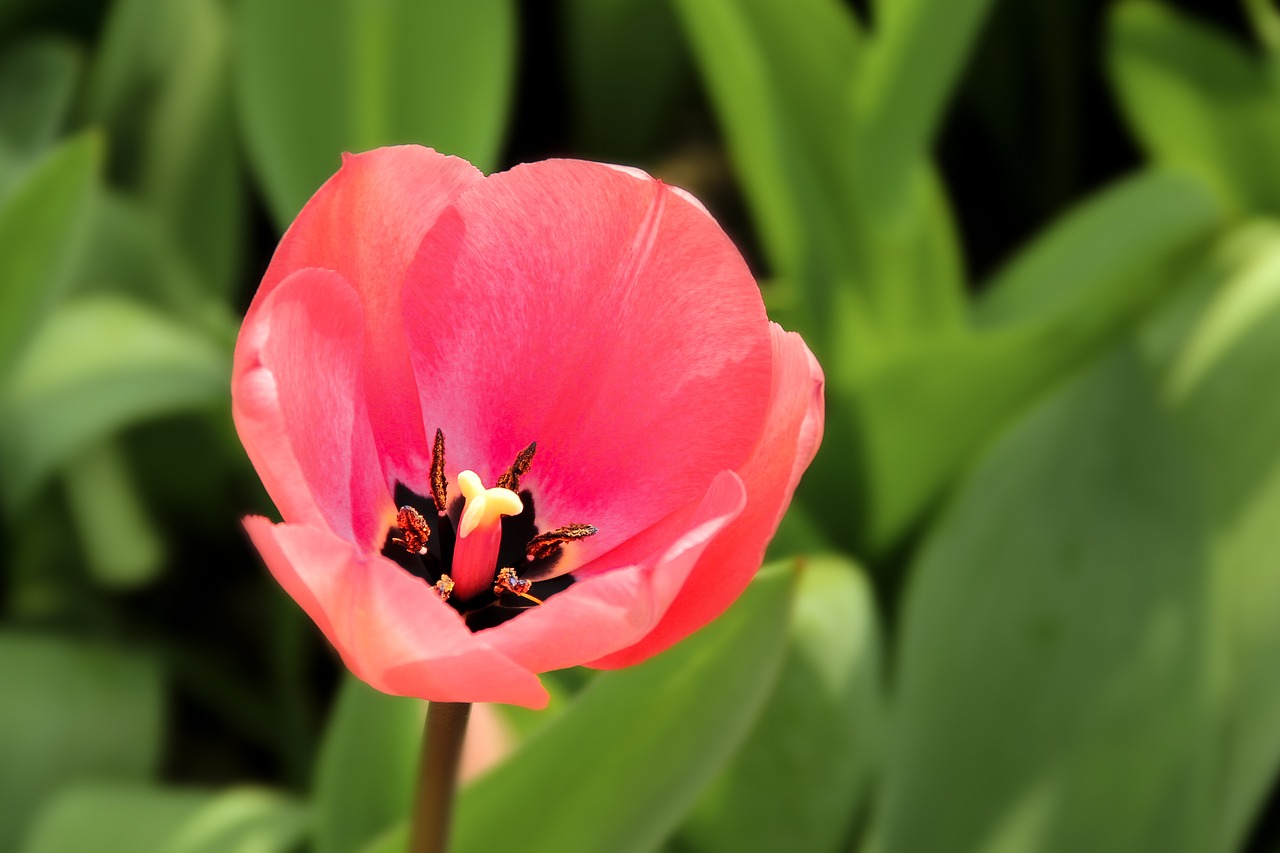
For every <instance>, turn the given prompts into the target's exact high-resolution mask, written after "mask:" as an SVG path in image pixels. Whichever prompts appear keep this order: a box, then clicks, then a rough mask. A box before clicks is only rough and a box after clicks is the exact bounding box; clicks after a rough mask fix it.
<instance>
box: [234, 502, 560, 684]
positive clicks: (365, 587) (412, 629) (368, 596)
mask: <svg viewBox="0 0 1280 853" xmlns="http://www.w3.org/2000/svg"><path fill="white" fill-rule="evenodd" d="M245 528H246V529H247V530H248V531H249V535H250V537H251V538H252V539H253V542H254V544H255V545H256V546H257V548H258V550H259V552H260V553H261V554H262V556H263V559H264V560H265V561H266V563H267V567H268V568H269V569H270V570H271V573H272V574H273V575H274V576H275V578H276V580H277V581H279V583H280V585H281V586H282V587H284V590H285V592H287V593H288V594H289V595H290V596H292V597H293V599H294V600H295V601H297V602H298V604H299V605H300V606H301V607H302V608H303V609H304V610H306V612H307V614H308V615H310V616H311V618H312V619H313V620H314V621H315V623H316V625H317V626H318V627H319V628H320V630H321V631H323V632H324V634H325V636H326V637H328V639H329V642H330V643H332V644H333V646H334V648H335V649H337V651H338V653H339V654H340V655H341V656H342V660H343V662H344V663H345V664H346V665H347V667H348V668H349V669H350V670H351V671H352V672H353V673H354V674H355V675H356V677H357V678H360V679H361V680H363V681H365V682H367V683H368V684H370V685H371V686H373V687H375V688H377V689H378V690H381V691H383V692H384V693H391V694H394V695H398V696H417V697H419V698H423V699H428V700H431V701H435V702H507V703H511V704H515V705H524V706H526V707H530V708H541V707H543V706H545V705H546V703H547V693H546V691H545V690H544V689H543V687H542V684H541V682H539V680H538V677H537V676H536V675H534V674H533V673H532V672H530V671H528V670H527V669H524V668H522V667H520V666H518V665H516V664H515V663H513V662H512V661H511V660H509V659H508V658H507V657H505V656H503V655H502V654H500V653H498V652H497V651H495V650H494V649H493V648H491V647H490V646H489V645H488V644H487V643H486V642H485V640H484V639H483V638H482V637H481V636H480V635H478V634H473V633H471V631H470V630H468V629H467V627H466V626H465V625H464V624H463V622H462V619H461V618H460V617H459V616H458V614H457V613H456V612H455V611H454V610H452V609H451V608H450V607H449V606H448V605H446V604H445V603H444V602H442V601H441V600H440V598H439V597H438V596H437V595H436V594H435V592H434V590H433V589H432V588H431V587H430V586H429V585H428V584H427V583H426V582H425V581H423V580H421V579H419V578H415V577H413V576H412V575H410V574H408V573H407V572H405V571H403V570H402V569H401V568H400V567H399V566H397V565H395V564H394V563H392V562H391V561H390V560H387V559H386V558H385V557H381V556H378V555H373V556H368V557H362V556H360V554H359V553H358V551H357V549H356V548H355V547H354V546H353V545H351V544H350V543H348V542H345V541H343V540H342V539H340V538H338V537H336V536H334V535H333V534H332V533H329V532H328V531H324V530H319V529H316V528H312V527H304V526H300V525H292V524H272V523H271V522H270V521H268V520H267V519H265V518H261V517H250V518H247V519H245Z"/></svg>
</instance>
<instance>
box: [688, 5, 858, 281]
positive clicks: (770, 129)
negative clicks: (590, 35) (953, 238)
mask: <svg viewBox="0 0 1280 853" xmlns="http://www.w3.org/2000/svg"><path fill="white" fill-rule="evenodd" d="M675 3H676V10H677V12H679V14H680V20H681V23H682V25H683V27H684V31H685V35H686V36H687V37H688V39H689V40H690V44H691V45H692V47H693V53H694V56H695V57H696V59H697V61H698V64H699V66H700V67H701V70H702V76H703V79H704V80H705V83H706V87H707V89H708V91H709V92H710V94H711V96H712V100H713V104H714V106H715V109H716V112H717V115H718V117H719V120H720V124H721V126H722V127H723V128H724V135H725V141H726V142H727V143H728V147H729V151H730V154H731V155H732V156H733V160H734V164H735V166H736V168H737V171H738V174H739V175H740V176H741V180H742V182H743V188H744V190H745V191H746V194H747V201H748V202H749V203H750V205H751V209H752V213H753V215H754V216H755V219H756V222H757V225H758V229H759V232H760V236H761V239H762V240H763V242H764V245H765V248H766V249H767V251H768V254H769V260H770V262H771V263H772V265H773V273H774V274H775V275H778V276H783V277H786V278H789V279H792V280H794V281H800V282H804V281H806V280H807V279H809V280H814V279H823V278H829V277H830V276H832V275H834V274H836V273H838V272H839V271H840V270H841V269H842V268H843V267H844V266H845V261H844V251H845V248H844V244H845V236H846V235H845V234H843V233H842V230H843V229H842V225H843V224H844V223H845V222H846V220H847V216H846V215H845V208H844V204H845V200H844V198H843V192H844V191H845V190H846V188H847V187H848V185H849V183H850V181H851V174H852V165H851V161H850V152H849V150H848V143H849V139H850V136H851V134H852V115H851V113H850V111H849V110H848V109H847V104H846V100H847V99H846V98H845V97H844V94H845V91H846V87H847V81H849V80H850V79H851V76H852V74H853V71H854V68H855V67H856V66H857V63H858V60H859V58H860V54H861V45H862V37H861V34H860V33H859V31H858V26H857V22H856V21H855V20H854V19H853V18H852V17H851V15H850V14H849V12H848V11H847V10H846V9H845V8H844V7H843V6H842V5H841V4H839V3H837V2H834V1H833V0H802V2H795V3H787V4H780V3H774V2H771V0H675ZM842 175H843V176H845V177H842Z"/></svg>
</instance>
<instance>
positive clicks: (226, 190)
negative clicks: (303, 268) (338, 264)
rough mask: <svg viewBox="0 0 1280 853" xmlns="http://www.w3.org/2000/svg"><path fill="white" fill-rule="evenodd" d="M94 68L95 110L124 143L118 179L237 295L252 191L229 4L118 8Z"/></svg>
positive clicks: (209, 276) (158, 2)
mask: <svg viewBox="0 0 1280 853" xmlns="http://www.w3.org/2000/svg"><path fill="white" fill-rule="evenodd" d="M93 71H94V73H93V75H92V83H93V85H92V87H91V89H90V91H89V97H88V106H87V110H86V111H87V113H88V117H89V119H90V120H91V121H95V122H102V123H104V124H105V125H106V127H107V128H108V130H109V132H110V133H111V135H112V138H113V139H114V140H116V143H115V145H114V147H113V156H112V166H113V169H112V172H113V174H114V175H115V176H116V177H117V178H119V179H121V180H122V181H123V182H124V183H125V184H126V185H127V186H129V187H130V188H131V189H132V190H133V191H134V192H136V193H137V194H138V195H139V197H140V198H142V199H144V200H145V202H146V203H147V205H148V206H149V207H151V208H153V210H154V213H155V223H156V225H157V226H159V227H160V228H161V229H163V230H164V231H165V232H167V233H169V234H171V235H172V238H173V240H174V242H175V243H176V245H178V246H180V247H181V248H182V250H183V251H184V252H185V253H186V254H187V256H188V257H189V258H190V260H191V262H192V264H193V266H194V267H195V268H196V269H198V270H199V271H200V273H201V275H202V276H203V279H204V281H206V282H207V283H208V284H209V285H212V286H213V288H214V291H215V292H217V293H226V292H228V290H229V289H230V288H231V286H232V285H233V284H234V283H235V277H236V275H237V274H238V273H239V264H240V256H241V253H242V243H243V233H244V207H245V205H244V194H245V192H244V186H243V182H242V179H241V172H240V162H239V157H238V155H237V151H236V145H237V140H236V134H235V122H234V121H233V110H232V101H231V63H230V22H229V20H228V18H227V13H226V12H225V11H224V8H223V4H222V3H220V2H217V0H124V2H120V3H116V4H114V5H113V6H112V7H111V15H110V17H109V19H108V22H107V27H106V31H105V33H104V37H103V43H102V48H101V52H100V54H99V55H98V58H97V62H96V63H95V65H94V69H93Z"/></svg>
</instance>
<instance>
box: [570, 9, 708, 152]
mask: <svg viewBox="0 0 1280 853" xmlns="http://www.w3.org/2000/svg"><path fill="white" fill-rule="evenodd" d="M561 15H562V17H563V20H564V36H565V56H566V60H567V62H568V69H567V71H568V73H567V74H566V82H567V83H568V85H569V89H570V94H571V96H572V99H573V100H572V109H571V110H570V116H571V118H572V120H573V122H574V136H575V138H576V139H577V140H578V143H577V146H576V147H577V148H578V149H579V152H580V153H584V154H585V155H587V156H590V157H593V158H599V157H607V158H611V160H612V161H614V162H626V163H635V162H638V161H640V160H642V159H643V158H645V157H646V156H649V155H651V154H652V151H653V148H654V146H655V145H656V143H657V142H658V140H659V135H660V133H661V132H662V130H663V125H664V123H665V120H666V119H667V116H668V113H669V112H670V111H671V110H672V108H673V107H675V106H677V103H676V100H677V96H678V95H680V94H681V84H682V83H683V82H684V81H685V80H686V79H687V77H688V70H689V68H688V61H687V59H686V56H685V53H684V45H683V43H682V42H681V39H680V31H679V28H678V26H677V24H676V21H675V17H674V15H673V13H672V10H671V6H670V5H669V4H667V3H663V2H658V3H655V2H653V0H568V2H566V3H564V4H563V5H562V7H561Z"/></svg>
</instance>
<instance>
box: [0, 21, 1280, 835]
mask: <svg viewBox="0 0 1280 853" xmlns="http://www.w3.org/2000/svg"><path fill="white" fill-rule="evenodd" d="M402 142H418V143H422V144H426V145H430V146H433V147H435V148H437V149H439V150H441V151H444V152H447V153H452V154H458V155H461V156H463V157H466V158H468V159H470V160H471V161H472V162H474V163H476V164H477V165H478V166H480V167H481V168H482V169H484V170H485V171H487V172H488V171H494V170H498V169H502V168H505V167H507V166H509V165H512V164H514V163H517V162H522V161H527V160H534V159H540V158H544V157H550V156H574V157H585V158H591V159H601V160H606V161H610V162H619V163H627V164H632V165H637V166H640V167H642V168H645V169H647V170H649V171H650V172H652V173H653V174H655V175H657V176H659V177H661V178H663V179H664V180H666V181H668V182H669V183H672V184H675V185H678V186H683V187H686V188H688V189H689V190H691V191H692V192H693V193H694V194H695V195H697V196H699V197H700V198H701V199H703V200H704V201H705V202H706V204H707V205H708V207H709V208H710V209H711V210H712V212H713V213H714V214H715V216H716V217H717V218H718V219H719V220H720V221H721V223H722V224H723V225H724V227H725V228H726V230H728V231H729V233H730V234H731V235H732V237H733V238H734V240H735V241H736V242H737V243H738V245H739V246H740V247H741V248H742V250H743V252H744V254H745V256H746V257H747V260H748V262H749V264H750V265H751V266H752V268H753V270H754V271H755V273H756V275H757V277H758V279H759V280H760V283H761V288H762V292H763V294H764V298H765V302H766V305H767V306H768V308H769V310H770V314H771V316H773V317H774V319H776V320H778V321H779V322H781V323H782V324H783V325H784V326H786V327H787V328H790V329H794V330H797V331H799V332H801V333H802V334H803V335H804V336H805V339H806V340H807V341H808V342H809V344H810V346H811V347H812V348H813V350H814V352H815V353H816V354H817V355H818V357H819V359H820V360H821V362H822V364H823V366H824V369H825V371H826V375H827V380H828V382H827V425H826V441H825V444H824V447H823V449H822V451H821V452H820V454H819V457H818V459H817V460H816V461H815V463H814V465H813V467H812V469H811V470H810V472H809V474H808V476H807V477H806V479H805V481H804V482H803V483H802V486H801V489H800V491H799V493H798V495H797V498H796V501H795V503H794V504H793V507H792V510H791V512H790V514H789V515H788V517H787V518H786V520H785V521H784V523H783V527H782V529H781V530H780V532H779V535H778V537H777V539H776V540H775V542H774V543H773V546H772V548H771V554H770V562H769V564H768V566H767V567H766V569H765V570H764V571H762V572H761V574H760V576H759V578H758V579H757V580H756V582H755V583H753V584H752V586H751V588H750V589H749V590H748V591H747V593H746V594H745V595H744V596H743V598H742V599H741V600H740V601H739V602H738V603H737V604H736V605H735V606H734V607H733V609H732V610H731V611H730V612H729V613H728V614H727V615H726V616H725V617H723V618H722V619H720V620H718V621H717V622H715V623H713V624H712V625H711V626H708V627H707V628H706V629H704V630H703V631H701V632H699V633H698V634H697V635H695V636H694V637H693V638H691V639H689V640H688V641H686V642H684V643H682V644H680V645H679V646H677V647H676V648H674V649H673V650H671V651H670V652H669V653H666V654H664V655H661V656H659V657H658V658H655V659H654V660H652V661H649V662H647V663H645V664H643V665H641V666H638V667H634V668H632V669H629V670H625V671H619V672H611V673H606V674H595V673H591V672H587V671H582V670H570V671H565V672H562V673H554V674H550V675H548V676H546V677H545V681H546V683H547V685H548V688H549V690H550V691H551V692H552V694H553V700H552V703H551V707H550V708H549V709H548V710H547V711H544V712H529V711H524V710H522V709H511V708H496V709H489V710H488V711H486V712H484V713H485V715H486V719H485V722H484V724H483V726H481V725H479V723H477V725H476V726H475V728H474V731H475V732H477V737H476V738H475V743H476V744H477V745H478V747H480V748H486V747H487V748H488V749H487V751H488V752H491V753H500V754H501V755H503V756H505V759H503V760H500V761H499V762H498V763H497V764H495V765H493V766H491V767H489V769H488V770H487V771H486V772H484V773H483V774H482V775H480V776H478V777H475V778H474V779H471V780H470V781H469V782H468V783H467V785H466V787H465V788H464V789H463V791H462V793H461V798H460V802H459V807H458V813H457V826H456V848H457V850H459V851H463V853H478V851H488V850H522V851H523V850H548V851H551V850H555V851H583V853H590V851H606V850H607V851H624V853H625V851H635V853H639V852H640V851H667V853H729V851H746V852H747V853H752V851H777V850H796V851H818V853H822V851H856V853H950V851H956V852H957V853H970V851H972V853H1021V851H1027V853H1041V851H1044V852H1045V853H1049V851H1053V853H1057V851H1061V853H1079V851H1090V853H1093V851H1116V853H1121V851H1124V853H1145V851H1151V853H1169V851H1174V853H1177V852H1178V851H1185V852H1186V853H1236V851H1243V852H1244V853H1277V851H1280V785H1278V782H1280V393H1277V391H1280V380H1278V377H1280V219H1278V218H1277V217H1280V13H1278V12H1277V10H1276V9H1275V8H1274V6H1273V5H1272V4H1271V2H1269V0H1239V2H1231V0H1221V2H1210V1H1209V0H1202V2H1190V0H1188V1H1187V2H1174V0H1119V2H1076V1H1075V0H1043V2H1036V3H1028V2H1015V0H1005V2H1003V3H996V2H991V0H869V2H858V3H841V2H837V0H787V2H779V0H559V2H554V3H533V2H529V3H523V4H522V3H517V2H514V0H483V2H481V1H480V0H470V2H466V3H457V2H447V0H313V2H310V3H306V4H298V3H293V2H286V0H239V2H224V0H113V1H112V2H108V0H40V2H36V0H0V534H2V536H3V540H2V542H0V546H2V551H0V553H2V554H3V557H2V559H3V569H2V576H0V580H2V581H3V583H2V586H0V850H6V851H8V850H14V851H17V853H72V851H75V852H76V853H79V851H84V850H95V851H105V853H191V852H192V851H235V853H288V851H303V850H312V851H316V853H375V852H377V853H393V851H398V850H400V849H403V845H404V843H405V819H406V815H407V814H408V808H409V799H410V796H411V786H412V775H413V768H414V763H415V761H416V750H417V740H418V737H419V732H420V729H421V724H422V717H423V710H424V709H423V706H422V703H420V702H418V701H415V700H408V699H394V698H391V697H386V696H383V695H381V694H378V693H376V692H374V691H372V690H371V689H370V688H368V687H366V686H364V685H362V684H360V683H359V682H356V681H354V680H353V679H351V678H350V677H349V676H347V675H346V674H345V673H344V672H343V671H342V670H341V667H340V665H339V664H338V663H337V662H336V658H335V657H334V655H333V653H332V651H331V650H330V649H329V648H328V647H327V646H326V645H325V643H324V642H323V640H322V638H321V637H320V635H319V632H318V631H317V630H316V629H315V628H314V627H313V626H312V625H311V624H310V622H309V621H308V620H307V619H306V617H305V616H304V615H302V614H301V612H300V611H299V610H298V609H297V607H296V606H295V605H294V604H293V603H292V602H291V601H289V600H288V599H287V597H286V596H285V595H284V594H283V593H282V592H281V591H280V590H279V589H278V588H277V587H276V586H275V584H274V582H273V581H272V580H271V578H270V577H269V575H268V574H267V573H266V571H265V569H263V567H262V566H261V563H260V560H259V558H258V557H257V555H256V554H255V553H253V551H252V549H251V548H250V547H249V545H248V542H247V538H246V536H245V534H244V533H243V530H242V528H241V526H240V519H241V518H242V517H243V516H244V515H246V514H249V513H266V514H272V513H273V508H272V507H271V506H270V503H269V501H268V500H267V498H266V496H265V494H264V493H263V491H262V488H261V486H260V485H259V483H258V481H257V478H256V476H255V474H254V472H253V471H252V469H251V467H250V466H249V464H248V462H247V460H246V458H245V456H244V453H243V450H242V449H241V448H240V446H239V443H238V440H237V438H236V436H235V432H234V429H233V428H232V426H231V422H230V407H229V391H228V386H229V373H230V358H231V352H232V347H233V345H234V341H235V335H236V332H237V329H238V322H239V317H240V316H242V314H243V311H244V309H245V308H246V306H247V305H248V302H249V300H250V298H251V297H252V294H253V291H254V288H255V287H256V284H257V281H258V279H259V277H260V276H261V274H262V271H263V270H264V268H265V265H266V262H267V260H268V259H269V257H270V254H271V251H272V249H273V248H274V246H275V243H276V241H277V240H278V239H279V235H280V234H281V233H282V231H283V229H284V228H285V227H286V226H287V225H288V223H289V222H290V221H291V220H292V218H293V216H294V214H295V213H296V212H297V210H298V209H299V208H300V206H301V205H302V204H303V203H304V202H305V200H306V199H307V198H308V197H309V196H310V194H311V193H312V192H313V191H314V190H315V188H316V187H318V186H319V185H320V183H321V182H323V181H324V180H325V179H326V178H327V177H328V176H329V175H330V174H332V173H333V172H334V171H335V170H336V168H337V167H338V165H339V155H340V153H341V152H343V151H359V150H365V149H369V148H373V147H376V146H379V145H384V144H391V143H402ZM482 751H483V749H482Z"/></svg>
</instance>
